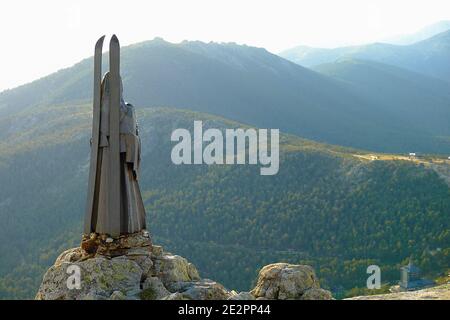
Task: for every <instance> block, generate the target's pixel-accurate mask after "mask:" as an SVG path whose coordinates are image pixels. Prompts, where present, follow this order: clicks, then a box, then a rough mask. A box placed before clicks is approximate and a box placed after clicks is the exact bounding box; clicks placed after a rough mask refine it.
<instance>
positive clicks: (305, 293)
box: [36, 234, 332, 300]
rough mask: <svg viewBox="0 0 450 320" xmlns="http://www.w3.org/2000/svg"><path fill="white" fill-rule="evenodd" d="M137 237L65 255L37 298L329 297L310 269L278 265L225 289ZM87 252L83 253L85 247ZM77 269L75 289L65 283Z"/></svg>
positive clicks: (95, 243)
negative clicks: (251, 281)
mask: <svg viewBox="0 0 450 320" xmlns="http://www.w3.org/2000/svg"><path fill="white" fill-rule="evenodd" d="M149 243H150V242H149V241H146V240H145V236H142V235H140V234H135V235H129V236H128V238H127V237H122V238H121V239H120V240H119V241H117V240H114V241H113V242H111V241H109V242H107V241H106V240H105V239H102V238H101V237H97V236H91V237H90V238H88V239H84V240H83V246H81V247H79V248H73V249H69V250H66V251H64V252H63V253H62V254H60V256H59V257H58V258H57V259H56V261H55V264H54V265H53V266H51V267H50V268H49V269H48V271H47V272H46V273H45V275H44V278H43V280H42V284H41V286H40V288H39V291H38V293H37V294H36V299H38V300H131V299H133V300H135V299H140V300H227V299H230V300H255V299H331V298H332V297H331V294H330V293H329V291H326V290H323V289H320V288H319V284H318V281H317V279H316V277H315V274H314V270H313V269H312V268H311V267H309V266H301V265H291V264H286V263H278V264H273V265H268V266H266V267H264V268H263V269H262V270H261V271H260V273H259V277H258V281H257V285H256V287H255V288H254V289H253V290H252V291H251V292H240V293H237V292H235V291H230V290H228V289H226V288H225V287H224V286H223V285H221V284H220V283H218V282H215V281H213V280H209V279H202V278H200V275H199V273H198V271H197V269H196V267H195V266H194V265H193V264H192V263H190V262H189V261H188V260H186V259H185V258H183V257H181V256H178V255H174V254H172V253H170V252H165V251H164V250H163V248H162V247H160V246H156V245H151V246H149ZM86 247H87V248H88V250H89V251H87V250H86V249H85V248H86ZM74 267H76V268H77V269H78V270H79V276H80V287H79V288H73V287H71V286H69V285H68V281H69V280H70V277H73V276H74V275H73V274H72V271H70V270H72V269H73V268H74Z"/></svg>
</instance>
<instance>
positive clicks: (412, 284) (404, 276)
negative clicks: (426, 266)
mask: <svg viewBox="0 0 450 320" xmlns="http://www.w3.org/2000/svg"><path fill="white" fill-rule="evenodd" d="M420 272H421V270H420V268H419V267H417V266H415V265H414V264H413V263H412V261H411V260H410V261H409V264H408V265H407V266H403V267H401V268H400V282H399V285H400V290H402V291H413V290H419V289H423V288H426V287H431V286H433V285H434V281H431V280H427V279H422V278H421V276H420Z"/></svg>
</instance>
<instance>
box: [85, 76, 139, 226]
mask: <svg viewBox="0 0 450 320" xmlns="http://www.w3.org/2000/svg"><path fill="white" fill-rule="evenodd" d="M108 81H109V73H106V74H105V76H104V78H103V81H102V85H101V108H100V133H99V147H98V156H97V174H96V177H95V180H96V181H95V189H94V192H95V193H94V201H93V210H92V215H91V222H90V226H91V232H96V233H100V234H110V223H111V222H110V220H109V219H110V216H109V215H108V209H109V208H108V203H109V201H108V196H109V193H108V172H109V161H108V159H109V152H110V148H109V110H110V103H109V99H110V95H109V84H108ZM122 91H123V90H122V83H121V88H120V93H121V94H120V101H121V102H120V124H119V126H120V130H119V132H120V197H121V201H120V203H121V208H120V234H121V235H122V234H130V233H135V232H139V231H141V230H143V229H145V228H146V223H145V208H144V204H143V201H142V196H141V192H140V189H139V183H138V177H139V165H140V161H141V143H140V138H139V135H138V127H137V122H136V117H135V112H134V108H133V106H132V105H131V104H128V103H125V102H124V100H123V97H122Z"/></svg>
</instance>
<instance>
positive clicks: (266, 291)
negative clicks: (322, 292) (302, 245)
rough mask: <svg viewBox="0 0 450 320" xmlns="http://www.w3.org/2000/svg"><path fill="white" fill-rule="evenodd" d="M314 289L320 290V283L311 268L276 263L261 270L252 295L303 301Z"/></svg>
mask: <svg viewBox="0 0 450 320" xmlns="http://www.w3.org/2000/svg"><path fill="white" fill-rule="evenodd" d="M312 288H319V283H318V281H317V279H316V275H315V273H314V270H313V269H312V268H311V267H310V266H306V265H294V264H288V263H275V264H270V265H267V266H265V267H264V268H262V269H261V271H260V272H259V275H258V280H257V283H256V286H255V288H254V289H253V290H252V291H251V294H252V295H253V296H255V297H256V298H265V299H279V300H287V299H301V298H302V295H303V294H304V293H305V292H306V291H307V290H308V289H312Z"/></svg>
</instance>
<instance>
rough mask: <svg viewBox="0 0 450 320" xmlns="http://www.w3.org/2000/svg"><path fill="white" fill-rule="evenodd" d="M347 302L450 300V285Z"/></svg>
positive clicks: (359, 298)
mask: <svg viewBox="0 0 450 320" xmlns="http://www.w3.org/2000/svg"><path fill="white" fill-rule="evenodd" d="M346 300H450V283H448V284H444V285H440V286H436V287H432V288H427V289H423V290H417V291H405V292H396V293H387V294H377V295H372V296H359V297H352V298H348V299H346Z"/></svg>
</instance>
